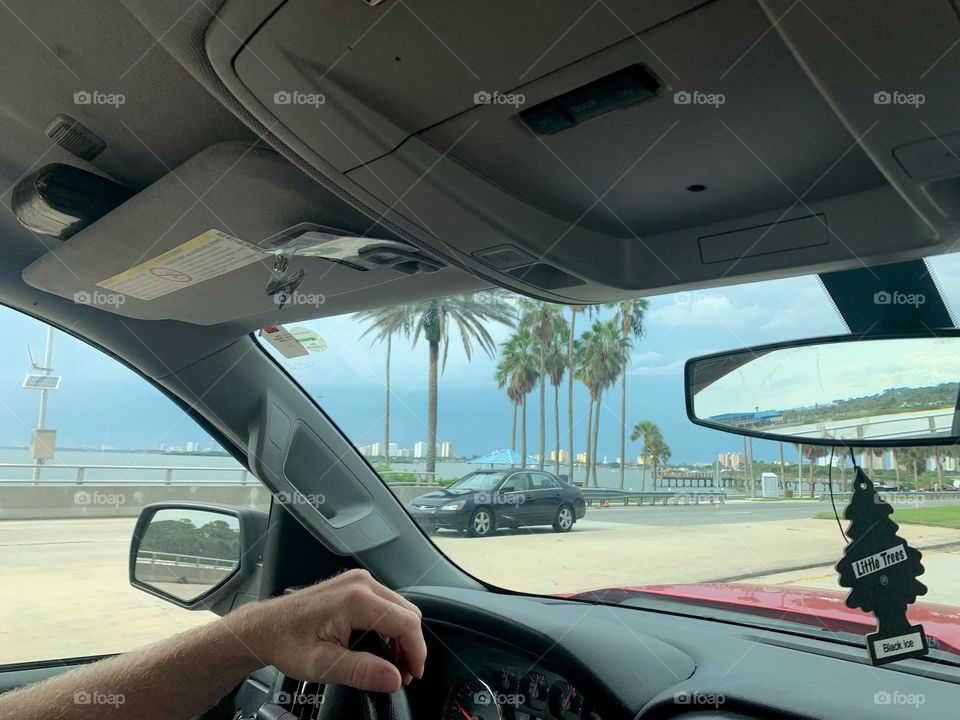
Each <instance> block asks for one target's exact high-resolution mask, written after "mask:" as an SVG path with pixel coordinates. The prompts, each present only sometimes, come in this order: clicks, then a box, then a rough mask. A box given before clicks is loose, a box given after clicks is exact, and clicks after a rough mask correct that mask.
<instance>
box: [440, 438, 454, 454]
mask: <svg viewBox="0 0 960 720" xmlns="http://www.w3.org/2000/svg"><path fill="white" fill-rule="evenodd" d="M453 456H454V455H453V443H452V442H450V441H449V440H444V441H443V442H442V443H440V457H442V458H452V457H453Z"/></svg>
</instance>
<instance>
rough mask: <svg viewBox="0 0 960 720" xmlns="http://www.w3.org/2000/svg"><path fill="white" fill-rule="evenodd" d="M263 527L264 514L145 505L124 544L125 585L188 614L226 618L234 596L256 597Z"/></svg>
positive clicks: (198, 506)
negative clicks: (196, 612)
mask: <svg viewBox="0 0 960 720" xmlns="http://www.w3.org/2000/svg"><path fill="white" fill-rule="evenodd" d="M266 528H267V514H266V513H264V512H260V511H257V510H250V509H248V508H241V507H233V506H228V505H211V504H204V503H190V502H183V503H154V504H152V505H147V506H146V507H144V508H143V510H141V512H140V517H139V518H138V519H137V525H136V527H135V528H134V531H133V539H132V541H131V543H130V584H131V585H133V587H135V588H138V589H140V590H143V591H144V592H147V593H150V594H151V595H155V596H157V597H159V598H162V599H164V600H167V601H168V602H171V603H173V604H174V605H178V606H180V607H183V608H187V609H189V610H213V611H214V612H218V613H220V614H226V613H227V612H229V611H230V610H231V609H232V608H233V606H234V605H236V604H239V603H238V602H237V601H238V598H240V596H244V595H246V596H248V597H249V598H250V599H256V597H257V594H258V593H257V588H256V587H254V584H255V582H256V581H257V578H258V576H257V568H258V565H259V561H260V556H261V553H262V547H263V541H264V535H265V532H266ZM240 601H241V602H242V598H241V599H240Z"/></svg>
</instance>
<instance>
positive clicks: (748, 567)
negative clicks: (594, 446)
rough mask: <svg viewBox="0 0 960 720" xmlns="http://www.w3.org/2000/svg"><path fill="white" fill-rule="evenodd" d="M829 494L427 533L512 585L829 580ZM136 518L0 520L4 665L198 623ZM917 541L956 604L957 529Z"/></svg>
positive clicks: (931, 574)
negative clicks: (133, 540)
mask: <svg viewBox="0 0 960 720" xmlns="http://www.w3.org/2000/svg"><path fill="white" fill-rule="evenodd" d="M829 507H830V506H829V503H819V502H811V501H791V502H782V503H760V502H749V501H744V502H731V503H727V504H725V505H713V506H711V505H701V506H690V507H685V506H668V507H663V506H655V507H651V506H644V507H642V508H636V507H630V508H622V507H620V508H618V507H613V508H605V509H603V510H600V509H598V508H591V509H588V511H587V516H586V517H585V518H584V519H583V520H581V521H580V522H578V523H577V524H576V526H575V527H574V530H573V531H572V532H570V533H567V534H557V533H554V532H552V530H550V529H549V528H532V529H523V530H520V531H504V532H499V533H497V534H496V535H495V536H493V537H487V538H469V537H464V536H460V535H457V534H455V533H450V532H441V533H438V534H437V535H436V536H434V539H435V541H436V543H437V545H438V547H439V548H440V549H441V550H442V551H443V552H445V553H447V554H448V556H449V557H450V558H452V559H453V560H454V562H456V563H458V564H459V565H460V566H461V567H463V568H464V569H465V570H467V571H468V572H470V573H472V574H474V575H476V576H478V577H481V578H483V579H485V580H488V581H490V582H492V583H494V584H497V585H500V586H503V587H507V588H510V589H513V590H519V591H522V592H534V593H544V594H560V593H572V592H577V591H581V590H588V589H594V588H601V587H613V586H630V585H644V584H655V583H670V582H705V581H716V580H722V579H729V578H741V579H745V578H749V581H750V582H764V583H769V584H800V585H808V586H811V587H831V588H836V581H835V577H834V575H833V571H832V565H833V563H835V562H836V560H837V559H838V558H839V557H840V555H841V552H842V550H843V545H844V541H843V539H842V538H841V536H840V533H839V529H838V528H837V525H836V523H835V522H832V521H829V520H813V519H811V516H812V515H814V514H815V513H817V512H820V511H822V510H825V509H829ZM133 526H134V520H133V519H130V518H122V519H75V520H37V521H5V522H0V664H5V663H11V662H21V661H28V660H42V659H50V658H62V657H70V656H79V655H93V654H101V653H113V652H122V651H125V650H130V649H133V648H135V647H138V646H140V645H143V644H145V643H148V642H151V641H154V640H157V639H160V638H163V637H166V636H169V635H171V634H174V633H176V632H180V631H181V630H185V629H187V628H189V627H192V626H195V625H198V624H202V623H204V622H208V621H209V620H211V619H212V618H213V616H212V615H211V614H209V613H203V612H200V613H197V612H190V611H187V610H182V609H180V608H177V607H175V606H173V605H170V604H168V603H166V602H164V601H162V600H159V599H157V598H154V597H152V596H150V595H147V594H146V593H143V592H140V591H138V590H134V589H133V588H131V587H130V586H129V584H128V581H127V552H128V548H129V543H130V535H131V532H132V530H133ZM901 533H902V534H903V536H904V537H906V538H907V539H908V540H909V542H910V543H911V544H912V545H914V546H915V547H919V548H926V550H925V552H924V565H925V567H926V568H927V573H926V575H925V576H924V577H923V578H922V579H923V581H924V582H925V583H926V584H927V585H928V587H929V588H930V593H929V594H928V595H927V597H926V598H924V599H925V600H927V601H931V602H941V603H944V604H947V605H953V606H960V531H958V530H951V529H946V528H926V527H921V526H916V525H913V526H910V525H905V526H903V527H902V528H901Z"/></svg>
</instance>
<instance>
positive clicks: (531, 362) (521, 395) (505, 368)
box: [496, 330, 540, 467]
mask: <svg viewBox="0 0 960 720" xmlns="http://www.w3.org/2000/svg"><path fill="white" fill-rule="evenodd" d="M534 345H535V343H534V341H533V336H532V335H531V334H530V331H529V330H518V331H517V332H516V333H514V334H513V335H512V336H511V337H510V338H509V339H508V340H507V341H506V342H504V343H501V345H500V361H499V362H498V363H497V369H496V378H497V384H498V385H499V387H500V388H501V389H502V388H504V387H506V389H507V397H509V398H510V401H511V402H512V403H513V431H512V435H511V439H512V441H511V449H513V450H516V449H517V445H516V437H517V410H518V409H520V412H521V425H520V454H521V457H522V465H523V467H526V465H527V395H528V394H529V393H530V391H531V390H533V388H534V387H536V385H537V381H538V380H539V377H540V376H539V374H538V372H537V361H536V360H535V358H534V355H535V353H534Z"/></svg>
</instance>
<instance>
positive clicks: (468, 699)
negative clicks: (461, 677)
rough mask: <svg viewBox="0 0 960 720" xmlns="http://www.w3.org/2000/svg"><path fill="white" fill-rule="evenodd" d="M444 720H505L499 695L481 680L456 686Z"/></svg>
mask: <svg viewBox="0 0 960 720" xmlns="http://www.w3.org/2000/svg"><path fill="white" fill-rule="evenodd" d="M443 717H444V720H503V713H502V712H501V711H500V705H499V704H498V703H497V695H496V693H494V692H493V690H491V689H490V686H489V685H487V684H486V683H485V682H484V681H483V680H481V679H480V678H474V679H472V680H466V681H464V682H462V683H460V684H459V685H455V686H454V687H453V690H451V692H450V697H449V698H448V699H447V707H446V710H444V713H443Z"/></svg>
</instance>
